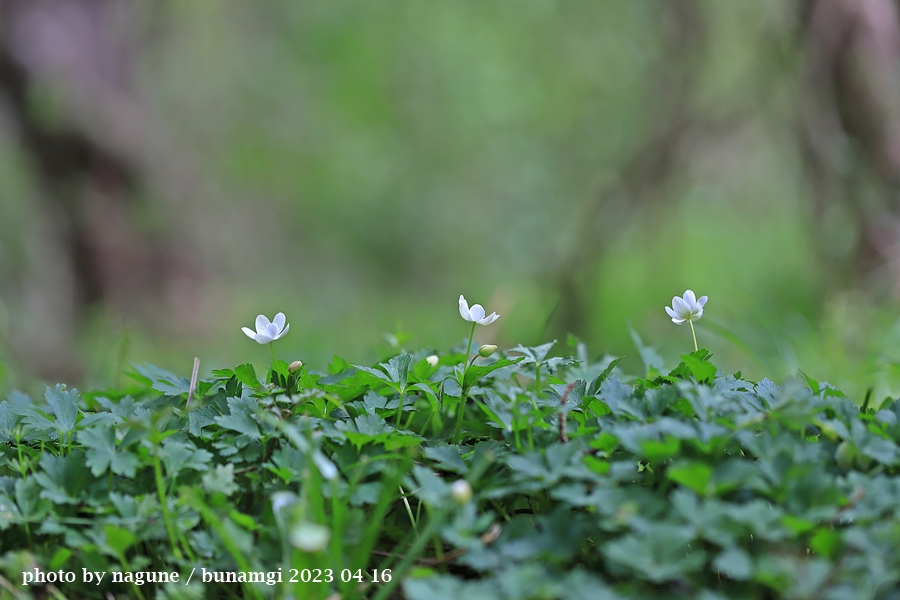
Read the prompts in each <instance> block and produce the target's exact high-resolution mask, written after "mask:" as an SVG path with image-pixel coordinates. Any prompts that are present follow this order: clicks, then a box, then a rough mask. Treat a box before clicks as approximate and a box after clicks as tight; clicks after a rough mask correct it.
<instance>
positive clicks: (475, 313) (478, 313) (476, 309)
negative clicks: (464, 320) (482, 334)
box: [469, 304, 484, 323]
mask: <svg viewBox="0 0 900 600" xmlns="http://www.w3.org/2000/svg"><path fill="white" fill-rule="evenodd" d="M469 314H470V315H471V316H472V321H475V322H476V323H477V322H478V321H481V319H483V318H484V307H483V306H482V305H480V304H476V305H474V306H472V308H470V309H469Z"/></svg>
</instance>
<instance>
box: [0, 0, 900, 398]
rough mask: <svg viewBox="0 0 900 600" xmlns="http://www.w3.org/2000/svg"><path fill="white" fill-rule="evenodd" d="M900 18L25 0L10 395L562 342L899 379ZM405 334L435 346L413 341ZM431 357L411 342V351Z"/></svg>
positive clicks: (7, 58) (14, 157)
mask: <svg viewBox="0 0 900 600" xmlns="http://www.w3.org/2000/svg"><path fill="white" fill-rule="evenodd" d="M898 58H900V16H898V7H897V4H896V2H895V1H894V0H794V1H789V0H733V1H732V0H729V1H728V2H722V1H720V0H670V1H665V2H660V1H653V0H645V1H644V0H642V1H635V0H611V1H607V2H595V1H590V0H582V1H571V2H559V1H554V0H519V1H517V2H514V3H513V2H504V1H498V0H488V1H483V2H466V1H458V0H435V1H431V2H419V1H414V0H384V1H375V2H345V1H339V0H338V1H335V0H307V1H302V2H271V3H250V2H236V1H229V0H224V1H219V2H179V1H175V0H170V1H159V2H121V1H120V0H66V1H64V2H60V1H58V0H0V335H2V338H3V342H4V346H3V354H2V358H0V363H2V365H3V375H2V380H0V389H9V388H11V387H13V386H25V387H28V386H30V385H36V384H37V382H39V381H41V380H46V381H65V382H68V383H70V384H78V385H81V386H104V385H113V384H115V383H117V382H120V381H121V380H122V372H123V369H125V368H126V365H127V362H128V361H135V362H144V361H150V362H153V363H156V364H159V365H160V366H163V367H166V368H169V369H172V370H174V371H176V372H178V373H181V374H184V375H185V376H187V375H188V374H189V373H190V367H191V363H192V358H193V357H194V356H198V357H200V358H201V361H202V365H201V367H202V371H203V372H208V371H209V370H210V369H213V368H221V367H230V366H234V365H235V364H237V363H239V362H245V361H252V362H255V363H256V364H257V365H264V364H266V363H267V360H268V356H269V353H268V349H266V348H264V347H261V346H257V345H256V344H255V343H253V342H252V341H250V340H248V339H247V338H246V337H245V336H244V335H243V334H242V333H241V331H240V328H241V326H245V325H246V326H252V323H253V321H254V318H255V317H256V315H257V314H258V313H265V314H266V315H268V316H269V317H271V316H272V315H273V314H274V313H275V312H278V311H283V312H284V313H285V314H286V315H287V317H288V321H289V322H290V325H291V331H290V333H289V334H288V335H287V336H286V337H285V338H284V339H283V340H280V341H279V342H278V343H277V344H276V351H277V353H278V355H279V357H280V358H284V359H286V360H294V359H302V360H304V361H305V362H306V363H307V364H308V365H309V366H310V367H311V368H313V369H320V370H324V368H325V366H326V365H327V363H328V361H329V359H330V357H331V356H332V355H333V354H336V353H337V354H340V355H342V356H344V357H346V358H347V359H349V360H351V361H352V362H364V363H366V362H372V361H375V360H377V359H380V358H383V357H384V356H386V355H388V354H390V353H392V352H395V350H394V349H392V346H391V343H392V342H393V343H395V344H396V343H397V341H398V338H399V339H400V342H401V343H405V344H406V345H407V346H408V347H416V348H419V347H423V346H433V347H435V348H437V349H444V350H445V349H448V348H449V347H451V346H453V345H455V344H458V343H460V342H461V341H462V340H463V338H464V337H465V336H466V335H467V333H468V327H467V325H466V324H465V323H463V321H462V320H461V319H460V318H459V315H458V312H457V298H458V296H459V294H461V293H462V294H465V296H466V298H467V299H468V300H469V302H470V303H474V302H479V303H482V304H484V305H485V306H486V308H487V310H488V311H489V312H490V311H492V310H496V311H497V312H499V313H500V314H501V318H500V320H499V321H498V322H497V323H496V324H494V325H491V326H490V327H487V328H479V329H478V332H477V333H478V339H479V341H481V342H487V341H491V342H495V343H497V344H499V345H501V347H506V348H508V347H511V346H513V345H515V344H517V343H523V344H525V345H531V344H536V343H541V342H544V341H547V340H549V339H553V338H556V339H559V342H560V343H559V346H558V347H557V351H558V352H560V353H566V352H571V350H567V349H566V348H565V344H566V337H567V334H568V333H575V334H577V335H578V336H579V337H580V338H581V339H582V340H583V341H585V342H586V343H587V344H588V347H589V348H590V350H591V354H592V356H598V355H600V354H601V353H603V352H610V353H613V354H616V355H626V356H627V357H628V359H627V360H628V362H627V363H626V365H627V370H630V371H631V372H637V371H639V369H640V365H641V363H640V359H639V356H638V353H637V351H636V350H635V346H634V343H633V341H632V338H631V334H630V333H629V323H630V324H631V326H633V327H634V329H635V330H636V331H637V332H638V333H639V334H640V335H641V337H642V338H643V339H644V341H645V342H646V343H649V344H653V345H654V346H656V347H657V348H658V349H659V351H660V354H661V355H662V357H663V358H664V359H665V361H666V366H667V367H669V368H671V367H674V366H675V364H677V361H678V355H679V354H680V353H682V352H686V351H688V350H690V349H692V344H691V341H690V331H689V329H688V328H686V327H684V326H681V327H679V326H675V325H674V324H672V323H671V321H670V320H669V319H668V317H667V316H666V314H665V312H664V310H663V307H664V306H665V305H667V304H669V303H670V302H671V298H672V296H673V295H675V294H679V295H680V294H681V293H682V292H684V290H685V289H686V288H691V289H693V290H694V291H695V292H697V294H698V295H704V294H705V295H708V296H709V298H710V300H709V303H708V304H707V307H706V312H705V315H704V317H703V319H702V320H701V321H700V322H699V323H698V325H699V327H698V338H699V340H700V343H701V345H703V346H706V347H708V348H710V350H711V351H712V352H713V353H714V354H715V355H716V356H715V358H714V361H715V362H716V363H717V364H718V365H719V366H720V367H723V368H726V369H728V370H732V371H736V370H742V371H743V372H744V374H745V375H747V376H750V377H754V378H760V377H763V376H768V377H771V378H773V379H778V380H780V379H782V378H784V377H786V376H788V375H791V374H796V372H797V369H798V368H801V369H803V370H804V372H806V373H808V374H809V375H811V376H813V377H816V378H817V379H822V380H827V381H830V382H831V383H833V384H835V385H838V386H839V387H841V388H842V389H844V390H846V391H847V392H848V393H850V394H852V395H854V397H855V398H856V399H857V400H860V399H861V397H862V395H863V394H865V392H866V389H867V388H868V387H870V386H872V387H874V388H875V393H876V395H878V396H881V397H883V396H884V395H886V394H896V393H898V391H900V370H898V361H900V321H898V316H900V304H898V301H897V290H898V282H900V269H898V266H897V265H898V263H897V257H896V256H895V254H896V250H897V239H896V230H897V226H896V219H897V215H898V214H900V212H898V206H897V204H898V202H897V201H898V191H900V190H898V187H897V183H898V180H900V177H898V176H900V60H898ZM407 335H408V338H406V337H405V336H407ZM404 340H405V342H404Z"/></svg>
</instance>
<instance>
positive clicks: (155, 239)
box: [0, 0, 177, 381]
mask: <svg viewBox="0 0 900 600" xmlns="http://www.w3.org/2000/svg"><path fill="white" fill-rule="evenodd" d="M133 17H134V7H132V6H131V5H130V4H123V3H119V2H117V1H116V0H67V1H65V2H56V1H54V0H0V100H2V102H0V107H2V108H3V109H5V111H6V113H7V115H8V117H9V119H8V120H9V121H10V122H11V124H12V128H13V130H14V131H13V133H14V135H16V136H17V137H18V139H19V141H20V144H21V148H22V149H23V151H24V153H25V154H26V156H27V160H28V162H29V163H30V165H31V167H32V170H33V179H34V181H35V189H36V193H35V197H34V199H33V202H34V205H35V209H36V211H35V212H36V213H37V214H38V215H39V217H38V219H37V222H38V224H39V225H38V229H39V230H38V231H33V232H29V237H30V239H27V240H26V246H27V248H26V255H27V259H26V264H24V265H21V266H20V269H19V270H18V273H17V274H15V275H11V274H7V277H8V278H10V277H11V278H12V279H13V280H14V281H15V286H14V290H15V291H14V295H15V298H9V299H8V302H9V303H10V304H12V305H13V306H15V307H16V310H15V312H16V313H17V314H21V315H22V317H23V318H22V319H17V320H16V322H14V323H13V324H12V326H13V327H15V329H14V330H13V331H12V332H11V335H10V338H11V339H12V340H14V341H15V343H14V344H13V347H12V349H11V350H12V353H13V357H14V359H15V360H17V361H18V362H21V363H23V364H24V365H25V366H26V368H27V369H28V370H29V371H30V372H32V373H33V374H36V375H39V376H42V377H45V378H48V379H51V380H64V381H72V380H77V379H78V378H79V376H80V375H81V371H82V367H83V365H82V361H81V360H80V359H79V356H78V348H77V342H76V340H77V336H78V333H79V327H80V326H81V324H82V323H83V322H84V319H85V317H86V316H87V315H88V314H89V312H90V311H92V310H94V309H95V308H100V309H101V310H103V311H106V312H108V313H109V314H110V315H112V316H113V318H114V320H115V319H116V317H118V318H119V320H121V319H122V318H124V317H125V316H126V315H134V314H135V313H138V312H140V310H141V309H142V308H143V307H145V306H146V302H147V300H149V299H150V298H153V297H156V296H158V293H159V291H160V288H161V281H162V280H163V279H164V278H165V277H166V275H167V272H168V270H169V269H170V268H171V267H172V266H173V265H174V264H177V261H174V262H173V260H172V258H173V257H171V256H170V255H169V254H168V252H167V249H166V244H165V242H166V240H163V239H160V237H159V236H158V235H155V234H154V233H152V232H150V231H148V230H147V229H146V228H145V227H144V226H143V225H142V224H141V222H140V219H139V217H138V214H137V213H138V211H139V210H140V209H141V206H140V202H141V191H142V190H141V187H142V182H143V180H144V179H145V178H146V172H145V168H144V166H143V165H144V162H145V161H143V159H142V157H141V155H140V152H139V150H138V148H139V147H140V144H141V141H140V140H136V139H135V137H136V136H134V135H133V133H134V131H135V128H137V129H140V127H142V126H146V125H141V124H140V120H141V119H142V114H141V111H140V109H139V106H140V103H139V102H138V99H137V98H136V96H135V93H134V92H133V90H132V87H131V77H132V73H133V72H134V67H135V65H134V64H133V62H134V50H135V46H136V45H137V42H138V41H139V40H138V38H137V35H136V28H135V27H134V21H135V19H134V18H133ZM129 25H132V26H131V27H129ZM50 100H53V101H55V103H56V104H54V103H53V102H50ZM48 104H49V105H50V108H49V110H48V109H47V105H48ZM111 107H112V108H113V110H109V109H110V108H111ZM117 111H118V112H119V113H121V114H125V115H127V118H126V119H122V118H121V114H119V115H117V114H116V113H117ZM98 116H99V117H100V120H97V117H98ZM117 116H118V120H116V119H117ZM128 121H130V122H128ZM173 247H174V246H173ZM7 293H9V290H7Z"/></svg>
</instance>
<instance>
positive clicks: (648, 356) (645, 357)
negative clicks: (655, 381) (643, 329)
mask: <svg viewBox="0 0 900 600" xmlns="http://www.w3.org/2000/svg"><path fill="white" fill-rule="evenodd" d="M628 331H630V332H631V339H632V341H633V342H634V345H635V347H636V348H637V351H638V354H639V355H640V356H641V360H642V361H643V363H644V369H645V372H646V374H647V376H648V377H649V376H650V375H652V374H655V373H659V372H661V371H662V370H663V366H664V365H665V361H664V360H663V357H662V356H660V354H659V352H657V351H656V350H654V349H653V348H652V347H650V346H645V345H644V342H643V340H641V336H639V335H638V332H637V331H635V330H634V327H632V326H631V323H629V324H628Z"/></svg>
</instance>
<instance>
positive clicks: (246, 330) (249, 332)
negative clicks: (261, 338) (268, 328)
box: [241, 327, 256, 340]
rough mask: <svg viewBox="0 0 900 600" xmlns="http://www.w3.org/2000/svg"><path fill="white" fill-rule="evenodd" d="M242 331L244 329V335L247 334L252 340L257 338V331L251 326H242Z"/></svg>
mask: <svg viewBox="0 0 900 600" xmlns="http://www.w3.org/2000/svg"><path fill="white" fill-rule="evenodd" d="M241 331H243V332H244V335H246V336H247V337H248V338H250V339H251V340H255V339H256V332H255V331H253V330H252V329H250V328H249V327H241Z"/></svg>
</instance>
